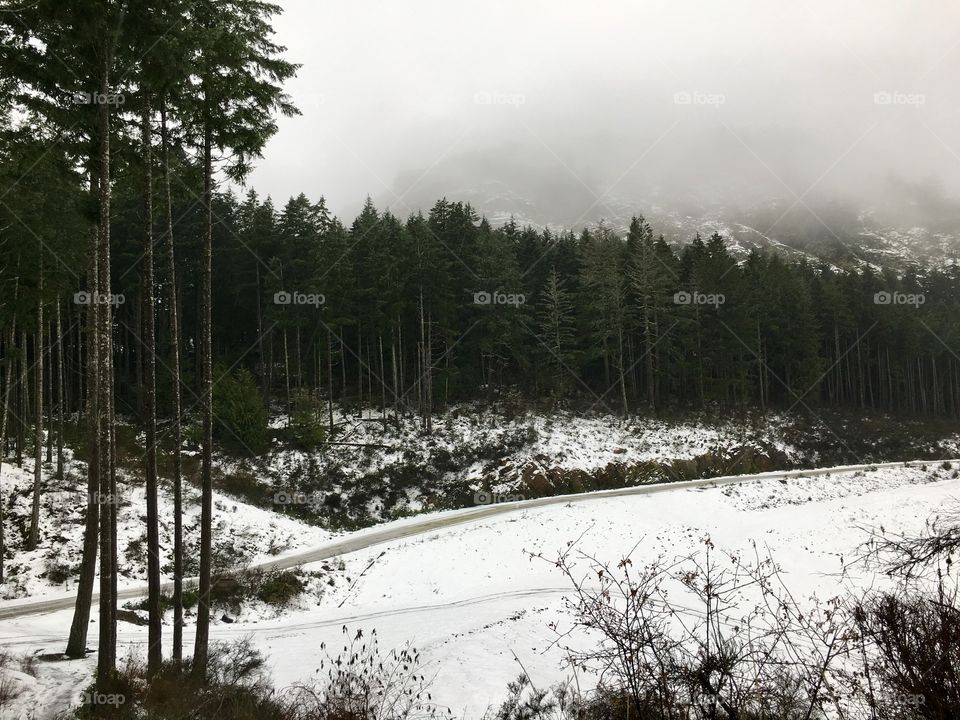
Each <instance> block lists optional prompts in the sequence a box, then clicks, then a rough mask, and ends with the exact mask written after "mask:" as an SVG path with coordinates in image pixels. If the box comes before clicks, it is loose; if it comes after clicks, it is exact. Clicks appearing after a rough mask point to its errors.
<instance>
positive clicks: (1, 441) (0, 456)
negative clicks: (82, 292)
mask: <svg viewBox="0 0 960 720" xmlns="http://www.w3.org/2000/svg"><path fill="white" fill-rule="evenodd" d="M19 286H20V283H19V279H18V281H17V284H16V285H15V286H14V291H13V298H14V302H16V299H17V293H18V290H19ZM16 337H17V316H16V315H14V316H13V320H11V321H10V333H9V334H8V335H7V343H6V346H5V347H4V349H3V352H4V360H5V364H6V368H7V370H6V373H5V375H6V386H5V387H4V389H3V410H2V412H3V416H2V418H0V583H2V582H3V555H4V553H5V552H6V546H5V537H4V534H3V523H4V517H3V499H4V494H3V492H2V488H3V482H2V481H3V460H4V457H5V455H6V452H5V450H6V443H7V418H8V417H9V416H10V412H9V408H10V390H11V388H12V387H13V385H14V380H13V376H14V373H15V372H16V366H15V364H14V340H15V339H16Z"/></svg>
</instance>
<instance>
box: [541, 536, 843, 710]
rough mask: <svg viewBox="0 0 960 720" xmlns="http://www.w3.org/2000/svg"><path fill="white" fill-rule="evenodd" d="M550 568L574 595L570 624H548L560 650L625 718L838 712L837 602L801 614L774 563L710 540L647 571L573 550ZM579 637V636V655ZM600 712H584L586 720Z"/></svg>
mask: <svg viewBox="0 0 960 720" xmlns="http://www.w3.org/2000/svg"><path fill="white" fill-rule="evenodd" d="M536 557H538V558H543V556H542V555H537V556H536ZM550 562H552V563H553V564H554V565H555V566H556V567H557V568H558V569H559V570H560V571H561V572H562V573H563V574H564V575H566V577H567V579H568V580H569V581H570V582H571V586H572V588H573V595H572V597H570V598H568V599H567V600H566V602H567V606H568V609H569V611H570V613H571V615H572V617H573V622H572V624H571V626H570V627H568V628H564V627H561V626H560V625H554V630H555V631H556V633H557V637H556V639H555V644H556V645H557V646H559V647H561V648H562V649H563V650H564V651H565V652H566V654H567V656H568V658H569V664H570V665H571V666H573V667H575V668H577V669H579V670H581V671H585V672H587V673H593V674H595V675H596V676H597V683H598V686H599V691H598V692H599V693H600V695H601V696H603V697H605V698H606V702H608V703H609V702H614V703H615V705H614V707H615V706H616V703H619V706H620V709H621V711H625V712H626V713H628V714H629V715H631V716H633V717H642V718H650V719H652V720H673V719H674V718H677V719H680V718H683V719H684V720H686V719H687V718H699V719H702V720H714V719H716V718H730V719H733V720H736V719H754V718H778V719H780V720H794V719H796V720H811V719H812V718H822V717H826V714H827V710H828V708H831V707H839V702H840V699H841V690H842V687H843V686H842V682H841V680H842V673H841V670H842V668H841V660H842V659H843V658H844V657H846V656H847V654H848V653H849V650H850V647H851V643H852V640H853V639H854V633H853V632H852V631H851V625H850V622H849V621H848V619H847V617H846V615H845V614H844V613H842V612H840V601H839V600H837V599H834V600H831V601H830V602H828V603H820V602H817V601H816V600H815V599H814V600H813V601H812V607H810V608H804V609H801V608H800V607H799V605H798V603H797V602H796V601H795V600H794V598H793V596H792V595H791V594H790V593H789V591H788V590H787V588H786V587H785V585H784V584H783V583H782V582H781V581H780V570H779V568H778V567H777V566H776V565H775V564H774V563H773V561H772V560H770V559H769V558H766V559H763V558H760V557H758V556H757V557H755V558H754V559H753V560H751V561H747V560H744V559H742V558H741V557H739V556H737V555H729V554H727V555H724V554H720V553H717V551H716V550H715V548H714V546H713V544H712V543H711V542H710V540H709V538H705V539H704V541H703V551H701V552H699V553H696V554H692V555H687V556H683V557H678V558H673V559H668V558H666V557H664V556H660V557H658V558H656V559H654V560H653V561H652V562H650V563H649V564H647V565H644V566H642V567H637V566H635V565H634V562H633V560H632V559H631V558H630V554H629V553H628V554H627V555H626V556H624V557H623V558H621V559H620V560H619V561H618V562H617V563H616V564H614V565H611V564H609V563H606V562H603V561H601V560H598V559H597V558H595V557H592V556H590V555H588V554H585V553H583V552H580V551H578V550H577V549H576V544H575V543H574V544H571V546H570V547H569V548H567V550H565V551H564V552H562V553H561V554H560V555H559V556H558V557H557V558H555V559H552V560H550ZM575 634H583V635H585V636H586V638H587V640H588V643H587V645H586V649H584V644H583V643H580V642H577V643H575V642H573V636H574V635H575ZM624 700H626V702H624ZM602 710H603V708H600V707H597V706H596V703H595V702H591V701H587V702H586V703H583V704H581V707H580V712H581V714H585V715H587V716H590V717H603V716H605V714H604V712H601V711H602ZM606 710H608V711H609V710H610V708H609V707H607V708H606Z"/></svg>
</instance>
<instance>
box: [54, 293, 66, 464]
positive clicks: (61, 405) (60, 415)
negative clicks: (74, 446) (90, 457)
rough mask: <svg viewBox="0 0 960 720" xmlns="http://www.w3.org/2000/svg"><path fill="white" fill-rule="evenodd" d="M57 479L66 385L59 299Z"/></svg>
mask: <svg viewBox="0 0 960 720" xmlns="http://www.w3.org/2000/svg"><path fill="white" fill-rule="evenodd" d="M56 323H57V477H58V478H59V479H61V480H62V479H63V413H64V403H65V395H66V384H65V383H64V379H63V322H62V321H61V318H60V299H59V298H57V320H56Z"/></svg>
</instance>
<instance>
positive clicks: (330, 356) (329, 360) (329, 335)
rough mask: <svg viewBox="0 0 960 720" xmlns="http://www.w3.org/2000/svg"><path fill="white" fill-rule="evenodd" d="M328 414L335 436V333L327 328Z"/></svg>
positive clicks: (331, 430) (331, 431)
mask: <svg viewBox="0 0 960 720" xmlns="http://www.w3.org/2000/svg"><path fill="white" fill-rule="evenodd" d="M327 414H328V416H329V419H330V435H331V437H332V436H333V333H331V332H330V328H327Z"/></svg>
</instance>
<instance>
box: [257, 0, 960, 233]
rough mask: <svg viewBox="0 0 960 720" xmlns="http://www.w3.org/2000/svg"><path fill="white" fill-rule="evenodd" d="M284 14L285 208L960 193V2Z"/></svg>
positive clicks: (305, 2)
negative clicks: (294, 200)
mask: <svg viewBox="0 0 960 720" xmlns="http://www.w3.org/2000/svg"><path fill="white" fill-rule="evenodd" d="M279 2H280V4H281V5H282V6H283V7H284V14H283V15H282V16H281V17H279V18H277V19H276V27H277V30H278V34H277V40H278V42H280V43H282V44H284V45H286V46H287V47H288V57H289V58H290V59H291V60H293V61H296V62H300V63H302V64H303V67H302V68H301V70H300V72H299V75H298V77H297V78H296V79H295V80H293V81H291V82H290V83H289V85H288V91H289V92H290V94H291V95H292V96H293V98H294V100H295V101H296V102H297V104H298V105H299V107H300V108H301V110H302V112H303V115H302V116H301V117H298V118H290V119H287V118H283V119H281V120H280V132H279V133H278V135H277V136H276V137H275V138H274V139H273V140H272V141H271V142H270V144H269V145H268V146H267V149H266V151H265V157H264V159H263V160H261V161H260V162H259V165H258V168H257V170H256V172H255V173H254V175H253V178H252V180H251V184H252V185H253V186H254V187H256V188H257V189H258V191H260V192H261V193H270V194H271V195H273V196H274V198H275V199H276V200H277V201H278V202H281V201H282V200H284V199H286V197H287V196H289V195H290V194H295V193H298V192H301V191H302V192H305V193H307V194H308V195H309V196H310V197H312V198H318V197H319V196H320V195H323V196H325V197H326V198H327V201H328V204H329V206H330V207H331V209H332V210H333V211H334V212H336V213H337V214H339V215H341V216H344V217H347V218H350V217H352V216H353V215H354V214H355V213H356V211H357V210H358V208H359V206H360V204H361V203H362V201H363V198H364V197H365V196H366V195H367V194H369V195H371V196H372V197H373V198H374V199H375V200H377V202H378V204H379V205H381V206H382V205H389V206H390V207H391V209H393V210H394V211H395V212H396V213H398V214H400V215H402V216H405V215H406V214H408V213H409V212H410V210H412V209H416V208H417V207H419V206H421V205H429V204H430V203H432V201H433V200H435V199H436V198H437V197H439V196H441V195H448V196H450V197H451V198H459V197H465V198H466V199H471V198H472V197H495V198H500V197H503V198H509V201H508V200H504V201H503V204H504V206H507V205H509V206H510V207H522V206H523V203H525V202H529V203H532V204H534V205H535V206H536V207H537V208H539V209H540V210H541V211H542V212H545V213H547V214H549V215H550V218H549V219H550V220H551V221H553V222H557V223H564V224H573V223H575V222H577V221H579V220H581V219H582V218H585V217H594V218H595V217H596V216H597V214H598V213H599V214H600V215H603V214H605V213H606V212H607V210H608V209H609V210H610V212H613V211H614V210H613V208H615V207H617V206H621V205H623V204H624V203H626V204H629V205H635V206H636V208H637V209H638V210H641V211H642V210H643V209H644V207H645V206H648V205H660V206H674V207H678V208H683V209H691V210H692V211H693V210H695V209H697V208H702V207H708V206H710V205H711V204H714V203H724V204H727V205H731V206H734V207H745V206H749V205H751V204H754V203H757V202H761V201H765V200H769V199H774V198H781V199H784V198H785V199H787V200H790V201H795V200H796V199H797V198H801V199H802V200H803V201H804V203H813V202H819V201H822V200H824V199H833V198H839V199H843V200H852V201H854V202H857V203H860V204H863V205H865V206H870V205H875V204H878V203H882V202H884V201H885V198H887V197H889V196H890V193H891V192H892V193H893V194H894V195H896V194H897V193H898V192H899V188H902V187H903V186H904V184H922V186H924V187H926V188H929V189H930V192H934V191H935V190H939V191H940V192H943V193H945V194H947V195H949V196H956V195H958V194H960V82H958V81H957V77H958V75H960V4H958V3H956V2H948V1H947V0H931V1H929V2H884V1H882V0H881V1H879V2H878V1H877V0H857V1H844V2H836V0H815V1H814V2H803V3H786V2H769V0H766V1H763V0H735V1H732V2H731V1H730V0H725V1H724V2H714V1H713V0H699V1H697V2H682V1H680V2H678V1H677V0H674V1H673V2H646V1H644V2H614V1H611V0H601V1H598V2H582V1H581V2H565V1H558V0H549V1H540V0H537V1H530V0H522V1H517V0H515V1H513V2H506V1H503V0H495V1H491V0H484V1H483V2H477V1H474V0H468V1H465V0H445V1H441V0H404V1H403V2H387V1H378V2H377V1H372V0H337V1H332V0H279ZM471 193H473V195H471ZM498 203H500V200H499V199H498V200H495V201H494V202H493V204H494V205H496V204H498ZM511 203H512V204H511Z"/></svg>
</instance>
